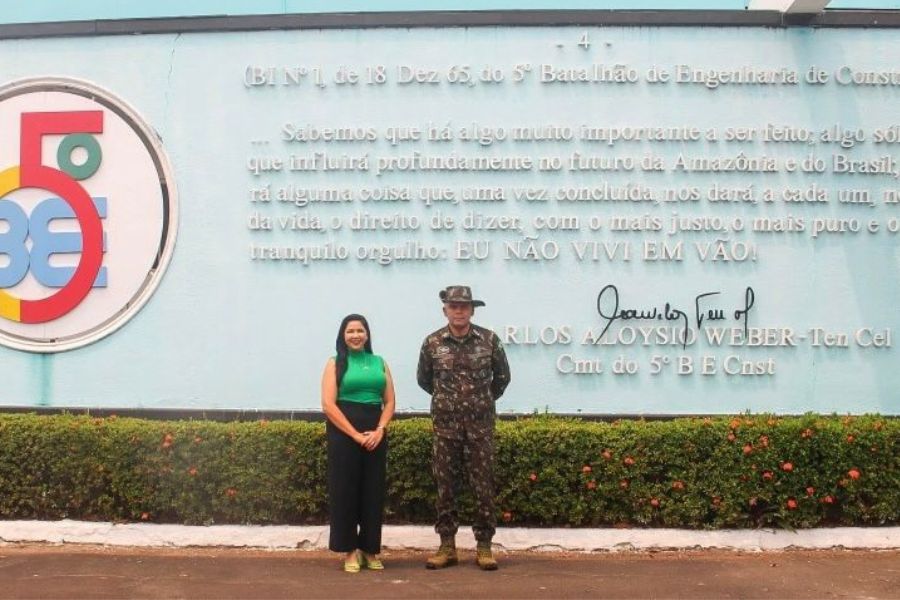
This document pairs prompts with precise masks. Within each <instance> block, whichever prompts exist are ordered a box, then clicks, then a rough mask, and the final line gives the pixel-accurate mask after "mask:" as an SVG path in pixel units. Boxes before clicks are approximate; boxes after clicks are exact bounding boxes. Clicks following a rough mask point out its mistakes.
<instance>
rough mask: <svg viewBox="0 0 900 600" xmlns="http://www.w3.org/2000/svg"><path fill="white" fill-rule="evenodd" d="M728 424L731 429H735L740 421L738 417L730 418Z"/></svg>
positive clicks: (739, 424)
mask: <svg viewBox="0 0 900 600" xmlns="http://www.w3.org/2000/svg"><path fill="white" fill-rule="evenodd" d="M728 426H729V427H731V428H732V429H737V428H738V427H740V426H741V421H740V420H739V419H732V420H731V422H730V423H729V424H728Z"/></svg>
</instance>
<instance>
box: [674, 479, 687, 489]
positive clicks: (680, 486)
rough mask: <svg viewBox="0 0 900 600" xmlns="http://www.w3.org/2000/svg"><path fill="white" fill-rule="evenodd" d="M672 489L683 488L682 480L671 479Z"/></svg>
mask: <svg viewBox="0 0 900 600" xmlns="http://www.w3.org/2000/svg"><path fill="white" fill-rule="evenodd" d="M672 489H673V490H683V489H684V482H682V481H673V482H672Z"/></svg>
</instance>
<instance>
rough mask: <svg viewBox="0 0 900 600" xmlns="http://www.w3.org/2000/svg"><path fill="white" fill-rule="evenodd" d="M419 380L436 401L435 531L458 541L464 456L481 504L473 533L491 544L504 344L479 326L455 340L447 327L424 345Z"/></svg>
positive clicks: (433, 402)
mask: <svg viewBox="0 0 900 600" xmlns="http://www.w3.org/2000/svg"><path fill="white" fill-rule="evenodd" d="M416 378H417V379H418V382H419V386H420V387H421V388H422V389H423V390H425V391H426V392H428V393H429V394H431V396H432V398H431V416H432V419H433V422H434V442H433V447H432V450H433V463H432V465H433V469H434V478H435V481H436V483H437V489H438V500H437V513H438V516H437V523H436V525H435V531H437V533H438V534H439V535H440V536H441V537H442V538H444V537H446V536H454V535H456V531H457V530H458V529H459V516H458V513H457V510H456V498H455V494H456V491H457V490H456V489H455V488H456V487H457V486H458V485H459V482H460V481H462V478H461V475H462V470H463V463H464V459H463V453H464V451H465V452H467V453H468V456H467V458H468V467H469V469H468V471H469V472H468V475H469V481H470V484H471V486H472V489H473V491H474V492H475V497H476V500H477V503H478V512H477V515H476V517H475V523H474V524H473V526H472V529H473V531H474V532H475V539H476V540H478V541H482V542H490V541H491V539H492V538H493V536H494V530H495V528H496V525H497V517H496V513H495V510H494V493H495V490H494V474H493V466H494V465H493V463H494V417H495V414H496V413H495V408H494V403H495V401H496V400H497V399H498V398H500V396H502V395H503V391H504V390H505V389H506V386H507V385H509V380H510V373H509V363H508V362H507V361H506V353H505V352H504V351H503V346H502V345H501V344H500V338H499V337H498V336H497V334H495V333H494V332H493V331H491V330H489V329H485V328H484V327H479V326H477V325H475V324H472V325H471V328H470V330H469V333H468V334H467V335H466V336H465V337H464V338H462V339H459V338H455V337H453V335H451V333H450V328H449V326H447V327H443V328H441V329H439V330H437V331H435V332H434V333H432V334H431V335H429V336H428V337H427V338H425V341H424V342H423V343H422V349H421V351H420V352H419V367H418V370H417V373H416Z"/></svg>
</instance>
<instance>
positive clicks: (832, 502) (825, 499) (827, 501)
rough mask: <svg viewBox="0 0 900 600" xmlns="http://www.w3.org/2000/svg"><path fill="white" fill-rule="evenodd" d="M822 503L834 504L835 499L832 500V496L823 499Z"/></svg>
mask: <svg viewBox="0 0 900 600" xmlns="http://www.w3.org/2000/svg"><path fill="white" fill-rule="evenodd" d="M822 502H824V503H825V504H834V498H832V497H831V496H825V497H824V498H822Z"/></svg>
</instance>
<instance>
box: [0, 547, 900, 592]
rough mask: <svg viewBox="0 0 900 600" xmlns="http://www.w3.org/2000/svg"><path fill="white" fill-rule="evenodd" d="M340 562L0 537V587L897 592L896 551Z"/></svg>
mask: <svg viewBox="0 0 900 600" xmlns="http://www.w3.org/2000/svg"><path fill="white" fill-rule="evenodd" d="M384 558H385V562H386V565H387V569H386V570H385V571H383V572H372V571H365V572H362V573H359V574H354V575H351V574H347V573H343V572H342V571H341V570H340V569H339V561H338V558H337V557H336V555H333V554H331V553H328V552H322V551H299V550H295V551H275V552H273V551H260V550H241V549H209V548H204V549H184V548H179V549H148V548H121V547H120V548H112V547H103V546H78V545H62V546H44V545H18V544H9V545H2V546H0V598H254V599H257V598H341V599H344V598H363V599H366V600H368V599H373V598H391V599H403V598H454V599H460V598H700V599H703V598H748V599H752V598H866V599H871V598H875V599H900V551H895V550H894V551H861V550H853V551H850V550H845V551H840V550H838V551H835V550H823V551H808V550H797V551H786V552H766V553H737V552H725V551H694V552H657V553H649V552H643V553H619V554H606V553H602V554H601V553H594V554H566V553H534V552H531V553H526V552H513V553H504V554H500V555H499V558H500V561H501V563H500V565H501V566H500V570H499V571H496V572H493V573H485V572H481V571H479V570H478V569H477V567H475V565H474V557H473V554H472V553H471V552H469V551H467V552H464V553H463V557H462V558H463V559H464V560H463V563H462V564H460V565H459V566H457V567H453V568H450V569H445V570H443V571H428V570H426V569H425V568H424V567H423V560H424V553H422V552H410V551H387V552H386V553H385V554H384Z"/></svg>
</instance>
